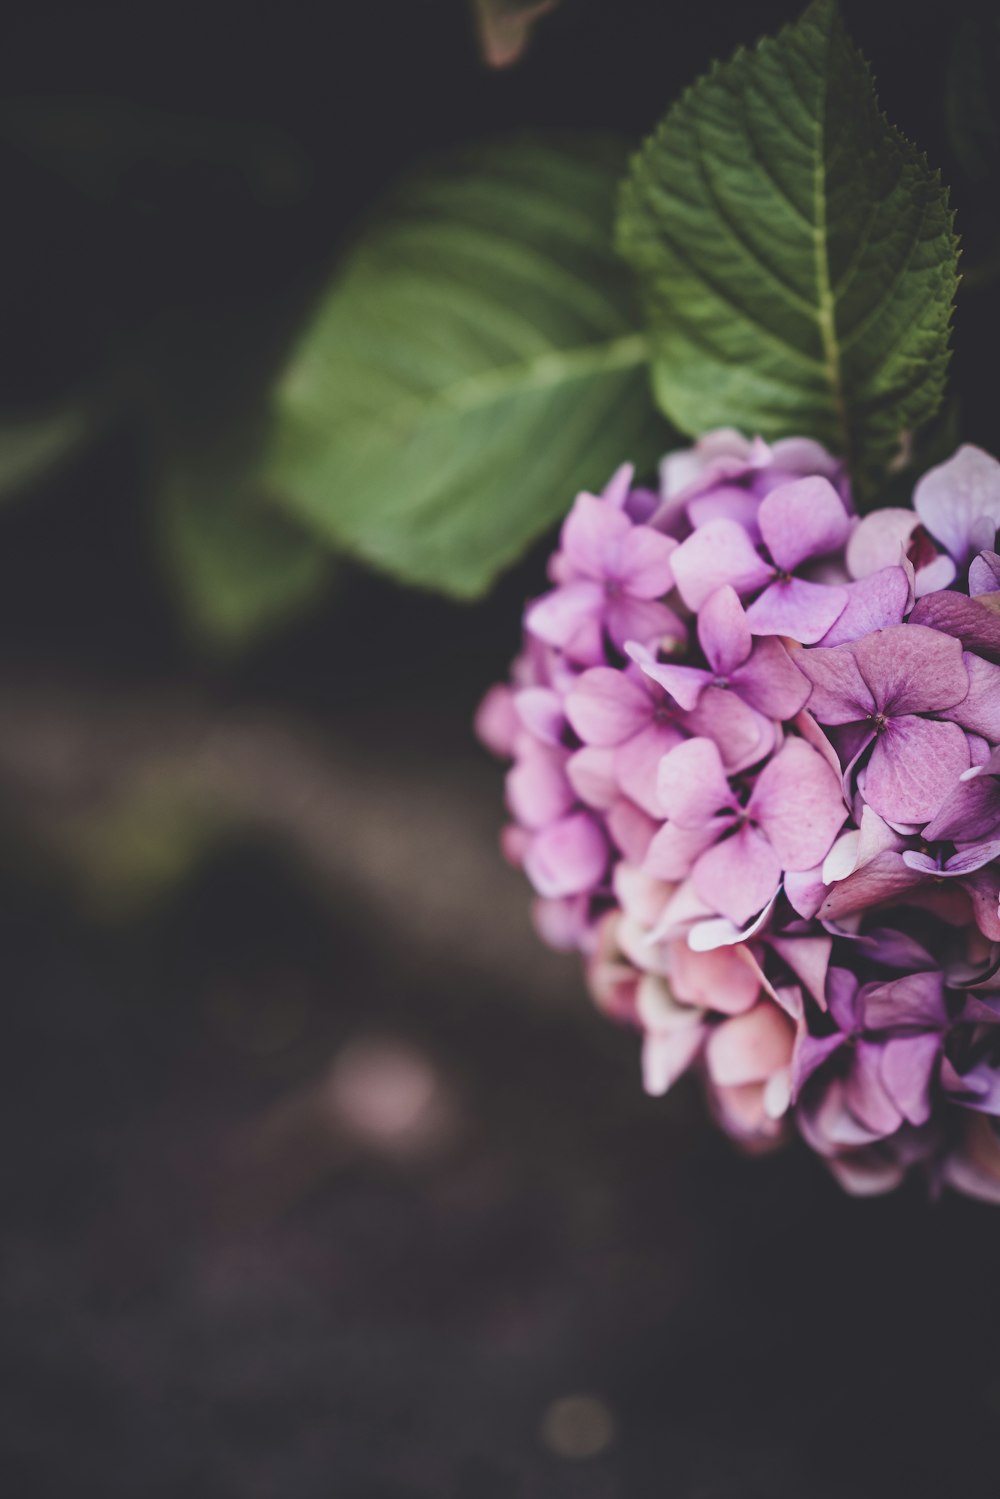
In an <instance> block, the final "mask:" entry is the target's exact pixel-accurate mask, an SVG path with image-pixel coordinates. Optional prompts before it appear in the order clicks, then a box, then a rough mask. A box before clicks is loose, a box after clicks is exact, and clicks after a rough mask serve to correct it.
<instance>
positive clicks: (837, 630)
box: [823, 567, 910, 646]
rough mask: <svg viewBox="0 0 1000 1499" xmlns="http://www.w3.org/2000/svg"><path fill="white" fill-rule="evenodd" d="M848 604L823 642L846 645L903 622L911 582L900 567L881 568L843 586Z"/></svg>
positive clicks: (824, 643)
mask: <svg viewBox="0 0 1000 1499" xmlns="http://www.w3.org/2000/svg"><path fill="white" fill-rule="evenodd" d="M845 591H846V593H847V605H846V607H845V609H844V612H843V613H842V614H841V615H840V616H839V618H838V619H837V620H836V621H835V623H834V624H833V625H832V626H831V628H830V629H829V630H828V631H827V632H826V634H825V635H824V636H823V645H825V646H827V645H846V644H847V643H848V642H849V641H852V640H857V639H858V638H859V637H860V636H862V635H867V634H868V633H869V632H870V631H871V630H882V629H885V627H886V626H887V625H899V624H902V622H903V616H904V614H905V613H906V610H907V606H908V604H909V602H910V582H909V579H908V578H907V576H906V573H905V572H904V571H903V569H902V568H901V567H883V568H882V569H881V570H880V571H879V572H877V573H872V574H871V576H870V577H867V578H862V579H860V581H859V582H857V583H848V584H847V585H846V590H845Z"/></svg>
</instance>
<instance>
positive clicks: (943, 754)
mask: <svg viewBox="0 0 1000 1499" xmlns="http://www.w3.org/2000/svg"><path fill="white" fill-rule="evenodd" d="M968 769H969V746H968V744H967V743H966V741H965V735H964V734H963V733H962V730H961V729H960V728H959V727H958V724H954V723H937V722H936V721H935V720H934V719H930V718H916V717H914V716H913V715H906V716H904V717H903V718H894V719H892V720H891V721H890V722H889V723H888V724H887V725H886V727H885V731H884V732H883V733H882V734H880V735H879V736H878V737H877V739H876V740H875V748H874V749H873V750H872V754H871V759H870V760H869V761H868V764H867V766H866V767H865V770H864V772H863V773H862V775H861V776H860V777H859V779H858V788H859V790H860V791H861V794H862V796H863V797H864V799H865V801H866V802H867V803H868V805H869V806H870V807H872V808H873V809H874V811H876V812H877V813H878V815H879V816H880V817H884V818H885V820H886V822H891V823H924V822H928V821H929V820H930V819H931V818H932V817H933V816H934V815H935V813H936V812H938V811H939V810H940V808H941V804H942V802H943V801H944V799H945V797H946V796H947V795H948V793H949V791H951V790H952V789H953V787H954V785H955V783H956V781H957V780H958V778H959V776H960V775H961V774H962V772H963V771H964V770H968Z"/></svg>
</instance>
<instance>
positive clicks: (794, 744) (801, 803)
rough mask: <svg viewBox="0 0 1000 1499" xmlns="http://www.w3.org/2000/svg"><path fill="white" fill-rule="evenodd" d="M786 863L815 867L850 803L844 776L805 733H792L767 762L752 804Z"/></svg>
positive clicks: (752, 812) (752, 810) (785, 866)
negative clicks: (842, 782)
mask: <svg viewBox="0 0 1000 1499" xmlns="http://www.w3.org/2000/svg"><path fill="white" fill-rule="evenodd" d="M747 813H748V815H749V816H750V817H752V818H756V820H757V822H758V823H759V824H760V826H761V828H762V830H763V831H764V833H765V834H766V835H767V838H768V839H769V840H770V842H771V844H772V845H773V847H774V851H775V853H776V855H777V857H778V858H779V859H780V861H781V867H782V869H812V868H813V867H814V866H815V865H817V864H820V863H821V862H822V861H823V859H824V858H825V857H826V855H827V853H828V852H829V849H830V845H831V844H832V843H833V840H834V838H835V837H836V836H837V833H838V832H839V831H840V828H841V827H842V826H843V823H844V821H845V819H846V817H847V808H846V807H845V806H844V798H843V796H842V794H841V789H840V782H839V780H838V779H837V777H836V776H835V775H834V773H833V771H832V770H831V769H830V767H829V765H827V763H826V761H825V760H824V759H823V757H822V755H819V754H817V752H816V751H815V750H814V749H810V747H809V745H808V744H806V743H805V741H804V740H802V739H786V740H785V743H784V744H783V745H782V747H781V749H780V750H779V751H778V753H777V755H775V757H774V759H773V760H771V761H770V762H769V764H767V765H765V767H764V769H763V770H762V771H761V773H760V776H759V777H758V779H757V784H756V786H755V787H754V790H753V794H752V795H751V797H750V801H749V803H748V805H747Z"/></svg>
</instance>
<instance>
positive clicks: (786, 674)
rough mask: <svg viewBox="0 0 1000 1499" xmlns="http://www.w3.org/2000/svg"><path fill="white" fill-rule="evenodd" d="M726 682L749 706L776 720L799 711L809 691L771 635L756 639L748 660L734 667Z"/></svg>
mask: <svg viewBox="0 0 1000 1499" xmlns="http://www.w3.org/2000/svg"><path fill="white" fill-rule="evenodd" d="M729 683H730V686H731V687H732V688H733V689H734V691H736V692H738V693H739V695H740V697H741V698H742V699H743V701H744V702H745V703H749V705H750V707H751V708H756V710H757V712H758V713H763V714H765V716H766V717H768V718H776V719H778V720H779V721H784V720H786V719H790V718H794V717H795V715H796V714H797V713H799V712H801V710H802V709H803V708H804V707H805V705H806V703H807V702H808V700H809V694H810V693H811V691H812V683H811V682H810V681H809V680H808V678H807V677H804V676H803V675H802V673H801V672H800V671H799V669H798V667H797V666H796V665H795V663H794V662H793V660H792V658H791V656H789V654H788V652H787V650H786V649H785V647H784V645H783V644H782V643H781V641H780V640H777V639H776V638H775V637H774V636H773V635H771V636H766V637H765V638H764V639H763V640H758V641H757V643H756V645H755V646H754V648H753V652H752V653H751V656H750V659H749V660H748V661H746V662H745V663H744V664H743V665H742V666H739V667H737V668H736V670H735V671H734V672H733V673H732V675H731V676H730V679H729Z"/></svg>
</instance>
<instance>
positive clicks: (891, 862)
mask: <svg viewBox="0 0 1000 1499" xmlns="http://www.w3.org/2000/svg"><path fill="white" fill-rule="evenodd" d="M925 878H926V876H925V875H923V874H920V873H919V872H917V871H916V870H912V869H908V868H907V867H906V865H905V864H904V863H903V858H902V855H901V854H898V853H896V852H894V851H893V850H892V849H885V850H884V851H883V852H882V853H880V854H876V855H875V857H874V858H872V859H869V860H868V863H867V864H863V865H862V866H861V868H860V869H856V870H855V871H854V873H853V874H849V875H848V876H847V878H846V879H845V880H838V882H837V883H836V884H835V885H834V886H833V888H832V889H831V891H830V894H829V895H828V896H827V898H826V900H825V901H824V902H823V905H822V906H821V907H820V913H819V914H820V916H821V917H822V918H823V919H824V920H827V921H840V920H842V919H843V918H844V917H845V916H850V915H852V914H853V913H854V912H855V911H863V910H865V909H866V908H867V907H868V906H876V905H881V904H882V903H883V902H884V901H887V900H892V899H894V898H895V897H896V896H897V895H902V894H904V893H905V892H907V891H910V890H912V889H913V888H914V887H915V886H917V885H922V884H923V882H924V880H925Z"/></svg>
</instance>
